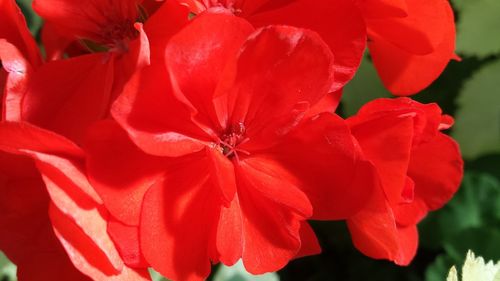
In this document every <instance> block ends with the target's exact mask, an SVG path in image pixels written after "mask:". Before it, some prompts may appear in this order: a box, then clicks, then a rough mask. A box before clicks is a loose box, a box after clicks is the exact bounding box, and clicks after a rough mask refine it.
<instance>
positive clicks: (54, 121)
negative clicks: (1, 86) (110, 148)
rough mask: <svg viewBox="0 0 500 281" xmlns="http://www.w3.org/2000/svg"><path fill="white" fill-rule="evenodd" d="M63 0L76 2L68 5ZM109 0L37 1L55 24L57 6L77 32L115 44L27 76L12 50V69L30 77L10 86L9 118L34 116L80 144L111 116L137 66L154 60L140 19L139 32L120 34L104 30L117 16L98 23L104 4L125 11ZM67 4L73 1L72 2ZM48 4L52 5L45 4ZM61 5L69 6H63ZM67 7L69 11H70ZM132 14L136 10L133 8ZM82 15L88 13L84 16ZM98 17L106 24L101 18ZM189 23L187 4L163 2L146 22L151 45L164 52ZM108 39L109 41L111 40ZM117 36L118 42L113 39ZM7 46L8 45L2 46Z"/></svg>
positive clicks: (35, 120)
mask: <svg viewBox="0 0 500 281" xmlns="http://www.w3.org/2000/svg"><path fill="white" fill-rule="evenodd" d="M62 2H68V3H69V2H71V3H70V4H68V3H66V4H64V3H62ZM105 2H106V3H108V2H109V1H104V2H103V1H96V2H95V3H94V2H93V3H94V5H91V6H90V7H89V6H84V5H81V3H79V4H77V3H76V2H74V1H57V3H53V1H50V0H38V1H36V5H35V6H36V7H37V10H41V11H43V12H44V13H47V14H48V15H49V16H48V17H49V18H50V19H52V21H51V23H52V24H55V23H56V22H57V21H56V19H59V18H58V17H56V16H54V15H52V14H50V13H49V12H48V11H51V10H54V11H57V12H54V13H55V14H56V15H57V16H60V17H61V18H62V19H61V24H62V25H64V24H66V25H67V26H68V30H72V31H74V32H75V36H84V35H86V36H89V37H90V36H93V37H91V38H90V39H93V40H98V41H96V42H98V43H99V44H103V45H106V46H109V47H111V49H110V50H109V51H108V52H104V53H102V52H97V53H93V54H86V55H81V56H77V57H73V58H70V59H66V60H59V61H52V62H48V63H45V64H43V65H41V66H38V67H35V69H34V70H33V71H31V70H30V69H29V68H28V67H25V69H28V70H30V71H29V73H31V74H30V75H24V74H26V73H27V71H26V70H24V69H20V68H19V66H20V65H24V64H26V63H24V61H25V60H24V57H23V56H22V54H19V53H15V54H13V53H12V52H11V54H13V55H11V56H10V57H9V61H12V63H10V65H13V67H10V68H7V67H6V70H8V71H10V73H11V75H13V77H14V78H15V77H16V75H19V74H18V73H22V74H23V77H24V78H25V80H26V81H24V84H23V86H24V88H23V89H21V90H19V89H16V90H15V91H14V90H12V89H6V93H5V101H6V103H5V106H4V107H5V112H4V114H5V116H8V117H9V118H7V119H8V120H10V121H19V120H22V121H28V122H30V123H32V124H35V125H37V126H40V127H43V128H45V129H49V130H52V131H54V132H56V133H59V134H61V135H64V136H66V137H68V138H70V139H72V140H73V141H75V142H76V143H80V142H81V139H82V137H83V136H84V135H85V132H86V129H87V127H88V126H89V125H90V124H92V123H93V122H95V121H98V120H101V119H103V118H107V117H109V108H110V105H111V103H112V101H113V100H114V99H115V98H116V96H117V95H118V94H119V92H120V91H121V89H122V88H123V85H124V83H125V82H126V81H127V80H128V79H129V78H130V77H131V75H132V74H133V72H134V71H136V70H137V69H139V68H141V67H142V66H144V65H146V64H148V63H149V59H150V46H149V42H148V38H147V37H146V35H145V33H144V31H143V30H142V27H141V26H142V25H140V24H135V27H136V28H138V30H136V31H135V32H136V33H133V34H132V33H130V34H129V33H124V34H115V35H116V36H117V37H116V38H115V37H109V38H108V37H105V36H104V35H102V34H101V33H102V32H104V31H103V28H104V29H105V28H106V24H109V26H108V27H109V28H111V27H113V26H115V25H116V24H117V23H115V22H114V21H112V20H111V19H115V18H113V17H111V19H110V20H109V22H108V21H105V20H102V24H99V25H97V26H95V25H93V24H92V23H94V22H96V21H97V19H96V17H98V15H99V13H100V12H99V13H98V10H96V9H97V8H100V9H101V10H100V11H101V12H102V11H104V10H105V9H104V8H107V10H105V11H106V12H107V13H108V12H109V13H111V14H113V9H112V8H114V9H115V10H117V11H121V9H118V8H120V7H121V6H120V5H118V4H117V5H116V6H113V7H109V6H107V5H108V4H105ZM98 3H101V4H100V5H103V7H101V6H98V7H96V6H95V5H99V4H98ZM49 4H50V5H49ZM56 4H57V5H56ZM63 4H64V5H63ZM65 5H66V6H68V5H69V6H68V7H66V6H65ZM42 7H45V8H46V9H42ZM61 7H66V8H65V9H61ZM70 8H72V9H70ZM86 9H90V11H94V13H90V12H89V11H87V10H86ZM131 9H132V8H131V7H128V8H127V9H124V10H126V11H129V10H131ZM135 9H137V7H135ZM64 12H66V13H67V14H64ZM115 12H116V11H115ZM61 13H63V14H61ZM75 13H76V14H79V15H80V18H78V17H77V16H75V15H74V14H75ZM128 14H129V12H127V13H126V15H128ZM130 14H132V13H131V12H130ZM82 15H85V16H83V18H82ZM50 16H52V17H50ZM123 17H125V16H123ZM128 17H129V18H127V20H132V19H130V17H131V16H128ZM69 18H71V22H73V23H72V24H71V25H70V24H69V23H67V22H66V21H64V20H69ZM75 18H78V20H75ZM116 18H117V19H121V17H119V16H116ZM165 18H168V19H169V20H168V21H167V22H168V24H167V25H165V22H164V19H165ZM105 19H107V18H105ZM117 21H118V20H117ZM97 22H99V23H101V21H97ZM127 22H128V21H127ZM187 22H188V10H187V8H185V7H182V6H180V5H179V4H176V3H175V2H174V1H173V2H169V3H165V5H162V7H161V9H159V10H158V11H157V12H156V13H155V15H154V16H152V17H151V18H149V19H148V22H147V23H146V24H145V26H144V29H145V30H146V31H147V32H148V34H149V35H150V36H151V38H150V39H151V40H152V42H154V44H155V47H154V48H153V49H151V50H153V51H154V52H159V50H160V49H161V47H162V46H164V42H165V41H166V40H168V38H169V36H170V35H171V34H173V33H175V32H176V31H177V30H178V29H179V28H181V27H182V26H183V25H184V24H185V23H187ZM69 27H72V28H71V29H70V28H69ZM78 27H79V28H78ZM93 28H94V29H93ZM117 28H118V27H117ZM132 28H133V27H132ZM92 30H94V31H95V32H94V33H95V34H101V35H102V36H103V37H102V38H101V37H98V36H97V35H92V34H93V33H92V32H91V31H92ZM134 30H135V29H134ZM98 32H101V33H98ZM80 34H82V35H80ZM129 35H130V36H131V35H134V36H137V38H135V37H133V38H132V37H127V36H129ZM110 36H111V35H110ZM123 36H125V37H123ZM122 37H123V38H122ZM106 38H108V39H109V40H108V41H106V40H105V39H106ZM120 38H121V39H120ZM134 38H135V39H134ZM113 40H115V41H116V42H115V43H113V42H112V41H113ZM96 44H97V43H96ZM113 44H115V45H113ZM112 45H113V46H112ZM1 49H2V47H0V50H1ZM127 50H128V51H127ZM22 63H24V64H22ZM6 66H7V65H6ZM82 73H85V75H81V74H82ZM26 76H29V81H27V80H28V78H26ZM9 80H10V79H9ZM47 101H50V102H47Z"/></svg>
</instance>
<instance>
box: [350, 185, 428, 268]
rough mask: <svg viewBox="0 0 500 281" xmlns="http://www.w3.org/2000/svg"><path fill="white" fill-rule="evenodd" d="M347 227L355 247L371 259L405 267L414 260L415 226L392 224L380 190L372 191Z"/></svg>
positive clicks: (390, 212)
mask: <svg viewBox="0 0 500 281" xmlns="http://www.w3.org/2000/svg"><path fill="white" fill-rule="evenodd" d="M347 225H348V227H349V231H350V232H351V237H352V240H353V243H354V245H355V246H356V248H357V249H358V250H359V251H361V252H362V253H363V254H365V255H367V256H369V257H371V258H374V259H388V260H391V261H393V262H394V263H396V264H398V265H408V264H409V263H410V262H411V260H412V259H413V258H414V257H415V254H416V252H417V244H418V233H417V227H416V226H415V225H409V226H407V227H401V226H399V225H397V224H396V221H395V217H394V213H393V212H392V210H391V207H390V206H389V205H388V202H387V201H386V200H385V198H384V194H383V191H382V190H381V189H380V188H376V189H375V192H374V193H373V195H372V197H371V199H370V202H369V203H368V204H367V205H366V207H365V208H363V210H362V211H360V212H359V213H357V214H356V215H355V216H353V217H351V218H349V219H348V221H347Z"/></svg>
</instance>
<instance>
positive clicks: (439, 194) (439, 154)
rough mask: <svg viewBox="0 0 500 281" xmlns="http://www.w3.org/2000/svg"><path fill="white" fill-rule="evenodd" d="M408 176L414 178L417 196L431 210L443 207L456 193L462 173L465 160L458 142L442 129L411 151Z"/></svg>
mask: <svg viewBox="0 0 500 281" xmlns="http://www.w3.org/2000/svg"><path fill="white" fill-rule="evenodd" d="M408 174H409V176H410V177H411V178H412V179H413V181H414V182H415V196H416V197H419V198H422V200H424V202H425V203H426V204H427V206H428V207H429V209H430V210H436V209H439V208H441V207H442V206H443V205H444V204H445V203H446V202H448V201H449V200H450V199H451V197H453V195H454V194H455V192H456V191H457V189H458V187H459V186H460V182H461V181H462V176H463V160H462V157H461V154H460V150H459V148H458V145H457V143H456V142H455V141H454V140H453V139H452V138H450V137H448V136H447V135H445V134H442V133H439V134H438V135H437V136H436V137H435V138H434V140H433V141H431V142H428V143H425V144H422V145H420V146H419V147H417V148H416V149H415V151H414V152H413V154H412V159H411V162H410V169H409V173H408Z"/></svg>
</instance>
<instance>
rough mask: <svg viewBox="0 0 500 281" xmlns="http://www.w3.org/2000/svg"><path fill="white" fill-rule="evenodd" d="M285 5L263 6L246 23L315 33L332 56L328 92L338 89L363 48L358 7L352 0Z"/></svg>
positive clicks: (298, 1) (352, 71)
mask: <svg viewBox="0 0 500 281" xmlns="http://www.w3.org/2000/svg"><path fill="white" fill-rule="evenodd" d="M246 2H256V1H246ZM269 2H274V1H269ZM281 2H283V1H281ZM286 2H288V3H287V5H283V4H282V5H280V6H278V7H277V8H275V9H266V7H267V6H264V7H262V8H260V9H259V10H258V11H257V12H256V13H255V14H253V15H251V16H248V20H249V21H250V22H252V24H254V25H256V26H267V25H270V24H286V25H292V26H296V27H301V28H307V29H310V30H313V31H315V32H318V33H319V35H320V36H321V37H322V38H323V40H325V42H326V43H327V44H328V46H329V47H330V49H331V51H332V52H333V54H334V56H335V61H334V65H333V71H334V72H335V81H333V82H334V84H333V86H332V88H331V91H332V92H334V91H337V90H339V89H340V88H341V87H343V86H344V85H345V84H346V83H347V82H348V81H349V80H351V78H352V77H353V76H354V74H355V72H356V70H357V69H358V67H359V64H360V62H361V58H362V56H363V52H364V50H365V47H366V27H365V24H364V21H363V18H362V16H361V14H360V12H359V9H358V7H356V5H355V4H354V3H353V2H352V1H331V0H316V1H314V3H311V1H310V0H296V1H286ZM245 6H246V3H245ZM336 27H337V28H336ZM338 27H342V28H338ZM317 81H321V80H320V79H318V80H317Z"/></svg>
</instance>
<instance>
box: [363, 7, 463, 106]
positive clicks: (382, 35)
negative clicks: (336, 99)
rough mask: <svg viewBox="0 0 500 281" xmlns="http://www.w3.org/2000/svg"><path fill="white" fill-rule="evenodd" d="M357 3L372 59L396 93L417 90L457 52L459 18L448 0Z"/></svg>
mask: <svg viewBox="0 0 500 281" xmlns="http://www.w3.org/2000/svg"><path fill="white" fill-rule="evenodd" d="M358 6H359V7H360V9H361V11H362V12H363V16H364V18H365V21H366V25H367V28H368V38H369V43H368V47H369V49H370V54H371V57H372V59H373V63H374V65H375V68H376V69H377V71H378V74H379V75H380V78H382V82H383V83H384V85H385V86H386V87H387V89H389V90H390V91H391V92H392V93H394V94H396V95H400V96H407V95H412V94H415V93H418V92H419V91H421V90H423V89H424V88H426V87H427V86H429V85H430V84H431V83H432V82H433V81H434V80H435V79H436V78H437V77H438V76H439V75H440V74H441V73H442V72H443V70H444V69H445V67H446V65H448V62H449V61H450V59H452V58H454V57H455V21H454V17H453V10H452V8H451V6H450V3H449V1H448V0H425V1H422V0H398V1H373V0H358Z"/></svg>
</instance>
